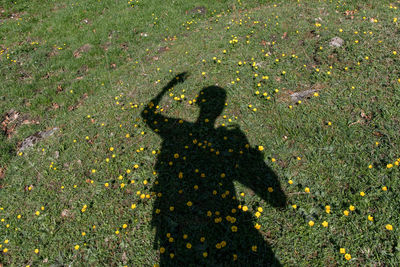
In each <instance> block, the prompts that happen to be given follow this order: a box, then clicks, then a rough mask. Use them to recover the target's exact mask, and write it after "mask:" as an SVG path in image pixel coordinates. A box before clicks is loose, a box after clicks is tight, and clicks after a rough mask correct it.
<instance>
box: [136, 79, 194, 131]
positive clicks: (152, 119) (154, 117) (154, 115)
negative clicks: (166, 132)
mask: <svg viewBox="0 0 400 267" xmlns="http://www.w3.org/2000/svg"><path fill="white" fill-rule="evenodd" d="M186 75H187V74H186V72H183V73H181V74H178V75H177V76H175V77H174V78H173V79H172V80H171V81H169V83H168V84H167V85H166V86H164V87H163V89H162V90H161V92H160V93H159V94H158V95H157V96H156V97H154V98H153V99H152V100H150V102H149V103H148V104H147V105H146V107H145V108H144V109H143V111H142V113H141V117H142V119H143V121H144V122H146V124H147V125H148V126H149V127H150V128H151V129H152V130H153V131H156V132H158V131H160V128H161V127H162V126H163V124H164V121H165V119H167V118H168V117H166V116H164V115H161V114H160V113H159V111H157V110H156V107H157V106H158V104H159V103H160V102H161V99H162V98H163V96H164V95H165V93H166V92H168V90H169V89H171V88H172V87H174V86H175V85H176V84H177V83H181V82H183V81H184V80H185V78H186Z"/></svg>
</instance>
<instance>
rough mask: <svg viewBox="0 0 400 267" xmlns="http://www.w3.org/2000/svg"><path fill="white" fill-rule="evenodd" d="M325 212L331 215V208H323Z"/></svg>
mask: <svg viewBox="0 0 400 267" xmlns="http://www.w3.org/2000/svg"><path fill="white" fill-rule="evenodd" d="M325 212H326V213H331V206H329V205H328V206H325Z"/></svg>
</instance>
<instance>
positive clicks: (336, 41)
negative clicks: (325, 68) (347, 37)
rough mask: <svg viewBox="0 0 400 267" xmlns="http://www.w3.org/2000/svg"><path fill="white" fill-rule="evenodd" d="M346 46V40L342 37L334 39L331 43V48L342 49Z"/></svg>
mask: <svg viewBox="0 0 400 267" xmlns="http://www.w3.org/2000/svg"><path fill="white" fill-rule="evenodd" d="M343 44H344V40H343V39H342V38H340V37H337V36H336V37H333V38H332V39H331V41H330V42H329V46H331V47H341V46H342V45H343Z"/></svg>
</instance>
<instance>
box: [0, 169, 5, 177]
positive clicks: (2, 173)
mask: <svg viewBox="0 0 400 267" xmlns="http://www.w3.org/2000/svg"><path fill="white" fill-rule="evenodd" d="M4 176H6V168H2V167H0V179H3V178H4Z"/></svg>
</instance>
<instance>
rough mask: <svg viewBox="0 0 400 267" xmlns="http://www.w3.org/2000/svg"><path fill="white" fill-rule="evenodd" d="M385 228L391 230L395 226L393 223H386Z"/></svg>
mask: <svg viewBox="0 0 400 267" xmlns="http://www.w3.org/2000/svg"><path fill="white" fill-rule="evenodd" d="M385 228H386V230H389V231H392V230H393V226H392V225H391V224H386V226H385Z"/></svg>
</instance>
